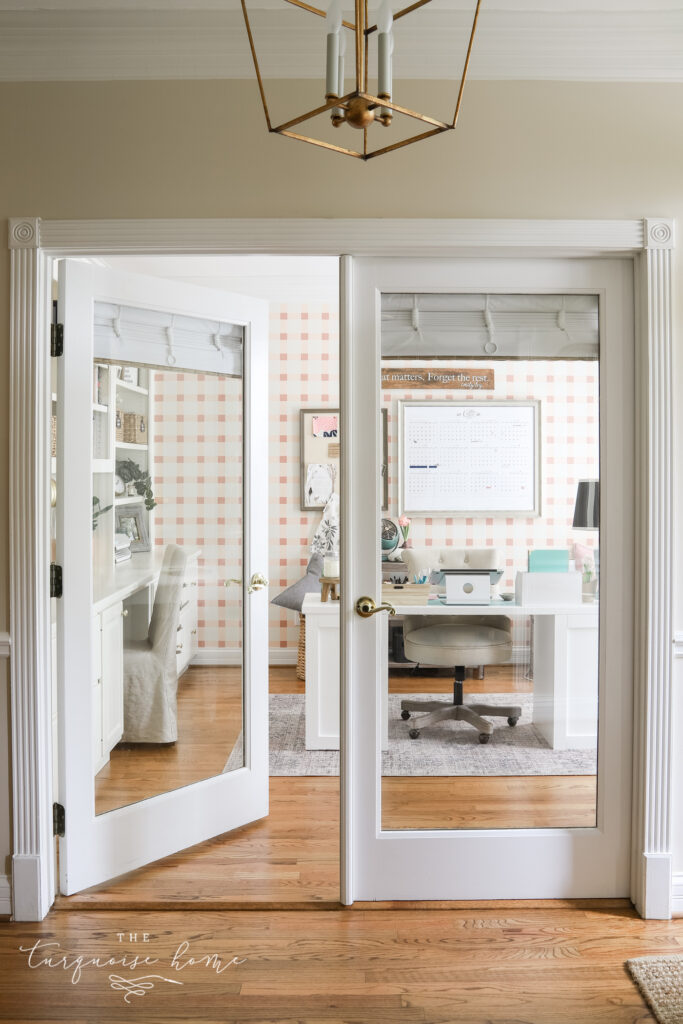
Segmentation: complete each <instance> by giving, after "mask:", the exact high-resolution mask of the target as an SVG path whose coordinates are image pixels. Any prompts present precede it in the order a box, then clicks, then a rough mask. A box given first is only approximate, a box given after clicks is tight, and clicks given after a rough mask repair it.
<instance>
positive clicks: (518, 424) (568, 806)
mask: <svg viewBox="0 0 683 1024" xmlns="http://www.w3.org/2000/svg"><path fill="white" fill-rule="evenodd" d="M382 357H383V358H382V366H381V381H380V390H381V394H380V401H381V406H382V410H383V412H384V411H385V410H386V416H387V421H388V432H387V445H388V466H389V473H388V486H389V509H390V513H389V515H388V516H386V517H385V518H384V519H383V520H382V536H383V543H382V548H383V550H382V566H381V569H382V580H383V586H382V598H383V600H386V601H389V602H390V603H392V604H394V605H395V607H396V611H397V615H396V616H395V617H392V618H391V619H390V620H389V622H388V633H387V648H388V656H387V665H388V737H387V745H386V749H385V750H384V752H383V757H382V827H383V828H384V829H389V830H393V829H453V828H458V829H481V828H549V827H589V826H594V825H595V822H596V808H597V738H598V669H599V604H598V583H597V581H598V569H599V556H598V552H599V488H600V483H599V476H600V469H599V463H600V339H599V303H598V297H597V295H540V294H537V295H532V294H524V295H511V294H505V295H500V294H498V295H484V294H457V295H453V294H438V295H437V294H418V295H415V294H409V295H405V294H403V295H401V294H389V295H383V297H382Z"/></svg>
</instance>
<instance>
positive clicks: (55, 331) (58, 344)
mask: <svg viewBox="0 0 683 1024" xmlns="http://www.w3.org/2000/svg"><path fill="white" fill-rule="evenodd" d="M50 355H51V356H63V355H64V324H50Z"/></svg>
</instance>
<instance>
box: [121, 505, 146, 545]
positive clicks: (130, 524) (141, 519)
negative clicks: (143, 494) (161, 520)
mask: <svg viewBox="0 0 683 1024" xmlns="http://www.w3.org/2000/svg"><path fill="white" fill-rule="evenodd" d="M115 524H116V525H115V530H116V533H125V534H126V536H127V537H130V550H131V551H132V552H136V551H149V550H150V547H151V545H150V542H149V533H148V532H147V520H146V518H145V507H144V505H143V504H142V502H141V503H140V504H139V505H137V504H136V505H119V506H117V508H116V511H115Z"/></svg>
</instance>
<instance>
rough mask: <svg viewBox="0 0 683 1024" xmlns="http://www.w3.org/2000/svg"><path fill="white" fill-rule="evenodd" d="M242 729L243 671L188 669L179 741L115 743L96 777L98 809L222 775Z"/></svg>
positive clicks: (181, 694)
mask: <svg viewBox="0 0 683 1024" xmlns="http://www.w3.org/2000/svg"><path fill="white" fill-rule="evenodd" d="M241 729H242V679H241V669H239V668H232V667H226V666H212V667H210V668H188V670H187V672H185V673H184V674H183V675H182V676H181V677H180V680H179V682H178V741H177V743H134V744H133V743H130V744H119V746H117V747H114V749H113V750H112V752H111V758H110V760H109V762H108V763H107V764H106V765H105V766H104V768H102V770H101V771H100V772H98V774H97V776H96V778H95V813H96V814H102V813H103V812H105V811H110V810H112V809H113V808H114V807H123V806H125V805H126V804H131V803H136V802H137V801H138V800H146V799H147V798H148V797H150V796H156V795H157V794H159V793H167V792H169V791H170V790H172V789H179V788H180V787H181V786H188V785H190V784H191V783H193V782H199V781H200V780H201V779H209V778H211V777H212V776H214V775H219V774H220V773H221V772H222V771H223V768H224V766H225V762H226V761H227V759H228V757H229V756H230V752H231V751H232V749H233V747H234V745H235V741H236V739H237V737H238V736H239V734H240V731H241Z"/></svg>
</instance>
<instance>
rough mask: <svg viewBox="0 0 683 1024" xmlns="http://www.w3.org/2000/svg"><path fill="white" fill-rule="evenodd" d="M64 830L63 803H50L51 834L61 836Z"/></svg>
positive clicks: (64, 812)
mask: <svg viewBox="0 0 683 1024" xmlns="http://www.w3.org/2000/svg"><path fill="white" fill-rule="evenodd" d="M65 832H66V811H65V810H64V806H63V804H53V805H52V835H53V836H63V835H64V833H65Z"/></svg>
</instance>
